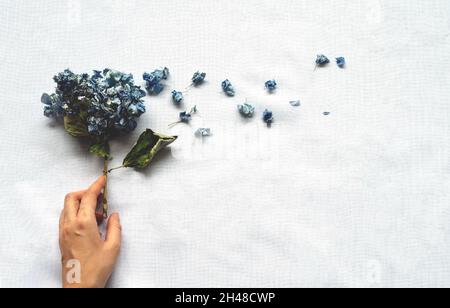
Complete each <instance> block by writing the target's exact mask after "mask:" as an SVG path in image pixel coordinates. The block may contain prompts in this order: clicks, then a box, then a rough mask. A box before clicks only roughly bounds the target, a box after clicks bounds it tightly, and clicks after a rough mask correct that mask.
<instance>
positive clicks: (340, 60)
mask: <svg viewBox="0 0 450 308" xmlns="http://www.w3.org/2000/svg"><path fill="white" fill-rule="evenodd" d="M336 64H337V66H339V67H340V68H344V67H345V64H346V62H345V58H344V57H339V58H336Z"/></svg>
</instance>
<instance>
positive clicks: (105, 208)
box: [102, 159, 108, 219]
mask: <svg viewBox="0 0 450 308" xmlns="http://www.w3.org/2000/svg"><path fill="white" fill-rule="evenodd" d="M103 174H104V175H105V179H106V181H105V188H104V189H103V199H102V207H103V218H105V219H107V218H108V195H107V194H108V159H105V162H104V166H103Z"/></svg>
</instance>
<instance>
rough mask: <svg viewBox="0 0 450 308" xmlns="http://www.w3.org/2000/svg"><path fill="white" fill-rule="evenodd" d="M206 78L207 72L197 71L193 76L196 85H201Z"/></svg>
mask: <svg viewBox="0 0 450 308" xmlns="http://www.w3.org/2000/svg"><path fill="white" fill-rule="evenodd" d="M205 78H206V73H201V72H196V73H195V74H194V76H193V77H192V83H193V84H194V85H195V86H198V85H201V84H202V83H203V82H204V81H205Z"/></svg>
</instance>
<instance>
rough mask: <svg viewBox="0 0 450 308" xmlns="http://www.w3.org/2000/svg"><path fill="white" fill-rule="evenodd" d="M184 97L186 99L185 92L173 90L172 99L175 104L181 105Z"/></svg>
mask: <svg viewBox="0 0 450 308" xmlns="http://www.w3.org/2000/svg"><path fill="white" fill-rule="evenodd" d="M183 99H184V96H183V92H180V91H176V90H173V91H172V100H173V102H174V103H175V105H180V104H181V102H182V101H183Z"/></svg>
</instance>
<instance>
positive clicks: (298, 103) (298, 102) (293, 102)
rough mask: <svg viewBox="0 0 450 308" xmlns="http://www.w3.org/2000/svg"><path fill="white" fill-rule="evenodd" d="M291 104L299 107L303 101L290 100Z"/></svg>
mask: <svg viewBox="0 0 450 308" xmlns="http://www.w3.org/2000/svg"><path fill="white" fill-rule="evenodd" d="M289 104H291V106H292V107H299V106H300V105H301V102H300V101H299V100H297V101H290V102H289Z"/></svg>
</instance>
